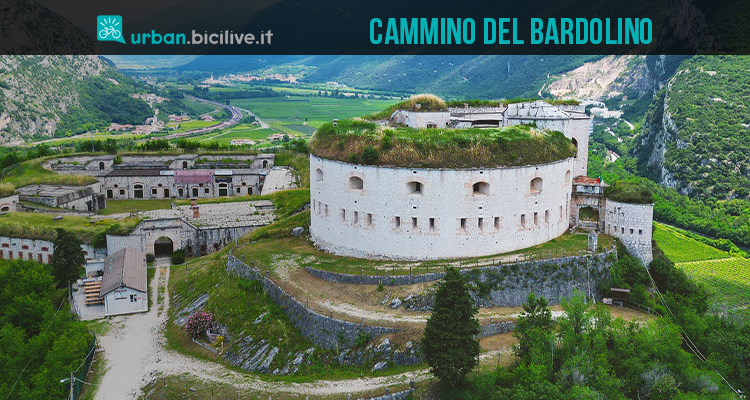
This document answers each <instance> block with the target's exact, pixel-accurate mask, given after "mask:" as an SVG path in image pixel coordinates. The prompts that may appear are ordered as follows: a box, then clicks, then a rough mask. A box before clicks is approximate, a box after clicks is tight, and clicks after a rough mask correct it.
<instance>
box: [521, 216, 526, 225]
mask: <svg viewBox="0 0 750 400" xmlns="http://www.w3.org/2000/svg"><path fill="white" fill-rule="evenodd" d="M521 227H522V228H525V227H526V214H521Z"/></svg>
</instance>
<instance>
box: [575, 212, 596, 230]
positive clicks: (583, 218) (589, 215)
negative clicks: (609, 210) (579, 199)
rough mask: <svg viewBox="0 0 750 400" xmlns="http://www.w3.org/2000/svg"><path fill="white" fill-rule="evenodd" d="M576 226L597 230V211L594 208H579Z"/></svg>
mask: <svg viewBox="0 0 750 400" xmlns="http://www.w3.org/2000/svg"><path fill="white" fill-rule="evenodd" d="M578 225H579V226H580V227H581V228H584V229H598V227H599V209H598V208H596V207H580V208H579V209H578Z"/></svg>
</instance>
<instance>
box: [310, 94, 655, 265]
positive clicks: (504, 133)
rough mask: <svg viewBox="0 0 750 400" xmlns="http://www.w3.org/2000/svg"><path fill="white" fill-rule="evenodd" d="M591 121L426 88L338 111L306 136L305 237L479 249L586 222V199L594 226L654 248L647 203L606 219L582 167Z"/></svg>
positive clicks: (371, 254)
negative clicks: (365, 111)
mask: <svg viewBox="0 0 750 400" xmlns="http://www.w3.org/2000/svg"><path fill="white" fill-rule="evenodd" d="M591 129H592V123H591V119H590V117H589V116H587V115H586V113H585V110H584V107H583V106H578V105H553V104H550V103H547V102H544V101H533V102H520V103H510V104H500V103H496V104H494V105H489V106H469V105H468V104H463V105H459V106H457V107H449V106H448V105H446V103H445V102H444V101H442V100H441V99H439V98H436V97H434V96H429V95H422V96H416V97H414V98H412V99H411V100H409V101H406V102H403V103H399V104H398V105H396V106H394V107H393V108H391V109H388V110H385V111H384V112H382V113H379V114H374V115H372V116H368V117H366V118H365V119H353V120H342V121H334V122H333V123H330V124H327V125H324V126H323V127H321V128H320V129H319V130H318V132H317V133H316V134H315V136H314V137H313V139H312V140H311V141H310V152H311V157H310V187H311V226H310V232H311V235H312V239H313V241H314V242H315V244H316V245H317V246H318V247H319V248H321V249H323V250H325V251H328V252H331V253H334V254H338V255H343V256H351V257H360V258H378V259H411V260H427V259H445V258H464V257H478V256H487V255H494V254H500V253H505V252H510V251H514V250H519V249H523V248H527V247H530V246H534V245H537V244H541V243H545V242H547V241H550V240H552V239H554V238H556V237H558V236H560V235H562V234H563V233H565V232H566V231H567V230H568V229H570V228H571V227H572V226H576V225H583V224H584V221H582V220H581V219H580V218H579V213H580V210H581V209H583V208H586V209H590V210H593V211H594V214H595V215H596V216H597V217H600V218H598V221H596V222H594V224H593V226H591V222H590V221H586V222H585V223H588V224H589V228H591V230H597V231H600V232H607V233H608V234H612V233H613V232H614V233H617V235H616V236H620V235H619V233H620V232H623V235H624V234H625V232H628V233H630V232H638V231H640V234H641V236H642V237H641V240H638V238H630V239H633V240H635V241H636V242H637V243H638V246H635V247H639V246H640V247H644V246H645V245H644V244H643V243H645V242H648V248H649V249H650V241H651V216H650V215H647V216H643V215H633V216H630V217H628V218H625V217H622V216H621V217H618V220H627V221H629V223H630V224H631V225H633V226H628V227H625V226H615V227H612V226H611V224H610V226H608V225H607V224H606V223H605V219H606V217H607V212H608V211H607V207H606V199H605V198H604V196H603V191H604V187H606V185H605V184H604V183H603V182H601V181H600V180H594V179H591V178H586V163H587V158H588V157H587V155H588V138H589V133H590V131H591ZM625 206H627V204H625ZM641 208H642V207H641ZM641 208H638V210H641ZM618 210H620V211H617V212H620V213H621V214H622V213H624V211H622V207H621V208H619V209H618ZM649 210H650V209H646V210H645V211H644V214H648V211H649ZM625 211H627V207H626V209H625ZM609 212H610V214H612V215H611V217H612V218H614V214H613V213H614V212H615V211H614V210H613V209H612V207H610V210H609ZM639 212H640V211H639ZM588 214H590V212H589V213H587V215H588ZM597 214H598V215H597ZM644 230H647V232H645V235H644ZM646 236H647V237H646ZM623 242H626V240H623ZM626 244H627V243H626ZM644 253H645V252H644ZM648 255H649V257H650V251H649V252H648Z"/></svg>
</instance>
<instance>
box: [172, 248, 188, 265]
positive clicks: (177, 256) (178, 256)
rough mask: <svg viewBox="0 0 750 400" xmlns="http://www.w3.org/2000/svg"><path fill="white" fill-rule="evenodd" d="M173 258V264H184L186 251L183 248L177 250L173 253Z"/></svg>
mask: <svg viewBox="0 0 750 400" xmlns="http://www.w3.org/2000/svg"><path fill="white" fill-rule="evenodd" d="M171 258H172V264H174V265H179V264H182V263H184V262H185V251H184V250H182V249H180V250H175V252H174V253H172V257H171Z"/></svg>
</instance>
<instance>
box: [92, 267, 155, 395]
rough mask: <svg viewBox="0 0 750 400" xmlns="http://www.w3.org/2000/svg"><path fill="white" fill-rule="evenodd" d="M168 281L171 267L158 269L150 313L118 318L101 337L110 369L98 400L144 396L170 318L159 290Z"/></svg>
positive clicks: (112, 321) (152, 284)
mask: <svg viewBox="0 0 750 400" xmlns="http://www.w3.org/2000/svg"><path fill="white" fill-rule="evenodd" d="M168 280H169V267H166V268H157V269H156V274H155V275H154V278H153V279H152V281H151V299H149V300H150V307H149V310H148V312H146V313H143V314H133V315H125V316H118V317H114V318H113V319H112V320H111V321H110V323H111V324H112V328H111V329H110V330H109V332H108V333H107V334H106V335H102V336H100V337H99V339H98V340H99V346H100V347H101V348H103V349H104V357H105V359H106V362H107V366H108V368H107V372H106V373H105V375H104V378H102V382H101V384H100V385H99V388H98V390H97V392H96V396H95V399H97V400H99V399H101V400H117V399H133V398H136V397H138V395H139V394H140V389H141V386H142V380H143V377H144V373H145V372H146V371H148V370H151V369H153V367H154V366H155V365H156V363H157V362H158V352H159V350H160V349H161V342H162V341H163V336H162V335H161V331H162V327H163V326H164V322H165V317H166V313H163V312H162V313H159V310H158V308H159V307H158V304H157V298H158V289H159V286H164V287H166V285H167V284H168ZM165 302H168V300H166V299H165ZM165 306H167V304H165Z"/></svg>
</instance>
